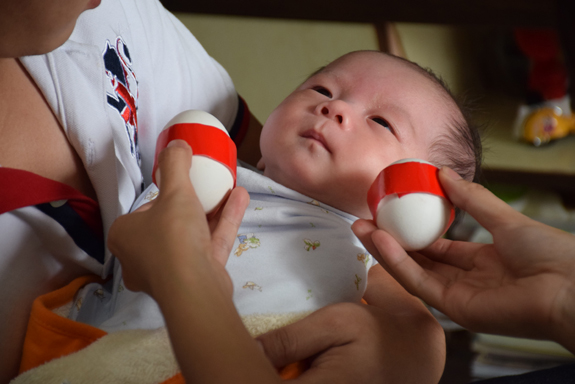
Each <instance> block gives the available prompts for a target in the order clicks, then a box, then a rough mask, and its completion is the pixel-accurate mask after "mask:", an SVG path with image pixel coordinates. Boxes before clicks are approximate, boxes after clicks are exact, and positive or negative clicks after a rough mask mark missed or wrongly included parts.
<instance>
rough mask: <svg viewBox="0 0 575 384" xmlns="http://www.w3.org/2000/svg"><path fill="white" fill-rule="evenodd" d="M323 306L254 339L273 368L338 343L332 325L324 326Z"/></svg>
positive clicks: (306, 356)
mask: <svg viewBox="0 0 575 384" xmlns="http://www.w3.org/2000/svg"><path fill="white" fill-rule="evenodd" d="M324 309H326V308H322V309H320V310H318V311H315V312H314V313H312V314H310V315H309V316H307V317H306V318H304V319H302V320H299V321H297V322H295V323H292V324H290V325H287V326H285V327H282V328H279V329H276V330H273V331H270V332H268V333H265V334H263V335H261V336H259V337H258V338H257V340H258V341H259V342H260V343H261V346H262V347H263V349H264V351H265V353H266V356H267V357H268V359H269V360H270V361H271V363H272V364H273V365H274V366H275V367H276V368H281V367H285V366H286V365H288V364H291V363H295V362H298V361H301V360H304V359H307V358H309V357H311V356H313V355H315V354H317V353H320V352H322V351H324V350H326V349H328V348H329V347H331V346H333V345H334V344H338V341H337V339H338V337H337V336H335V335H334V332H333V329H332V328H333V327H329V326H328V327H326V318H325V315H324V312H325V311H324ZM330 316H331V315H330ZM327 323H329V322H327ZM330 330H331V331H330Z"/></svg>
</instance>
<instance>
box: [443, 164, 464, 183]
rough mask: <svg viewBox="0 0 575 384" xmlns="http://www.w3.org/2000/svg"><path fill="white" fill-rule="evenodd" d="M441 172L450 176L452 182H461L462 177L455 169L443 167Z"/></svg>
mask: <svg viewBox="0 0 575 384" xmlns="http://www.w3.org/2000/svg"><path fill="white" fill-rule="evenodd" d="M441 170H442V171H443V172H444V173H445V175H446V176H448V177H449V178H450V179H451V180H461V179H462V177H461V176H460V175H459V173H457V172H455V171H454V170H453V169H451V168H449V167H443V168H441Z"/></svg>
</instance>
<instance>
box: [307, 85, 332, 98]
mask: <svg viewBox="0 0 575 384" xmlns="http://www.w3.org/2000/svg"><path fill="white" fill-rule="evenodd" d="M312 89H313V90H314V91H316V92H317V93H321V94H322V95H324V96H327V97H329V98H330V99H331V97H332V95H331V92H330V91H328V90H327V89H326V88H324V87H321V86H317V87H313V88H312Z"/></svg>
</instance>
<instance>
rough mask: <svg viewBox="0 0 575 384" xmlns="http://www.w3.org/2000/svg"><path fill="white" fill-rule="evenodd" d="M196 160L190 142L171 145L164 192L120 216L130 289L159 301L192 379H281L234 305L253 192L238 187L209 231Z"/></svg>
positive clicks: (120, 245) (116, 234)
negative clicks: (235, 258) (236, 248)
mask: <svg viewBox="0 0 575 384" xmlns="http://www.w3.org/2000/svg"><path fill="white" fill-rule="evenodd" d="M190 164H191V150H190V148H189V146H188V145H187V144H185V143H183V142H179V141H176V142H175V144H173V145H171V146H170V147H169V148H167V149H166V150H164V151H163V152H162V153H161V155H160V159H159V167H160V170H161V175H162V177H161V180H160V191H161V192H160V195H159V196H158V198H157V199H156V200H155V201H154V202H152V203H150V204H149V205H146V206H144V207H142V208H143V209H141V210H138V211H136V212H134V213H131V214H128V215H124V216H122V217H120V218H118V219H117V220H116V222H115V223H114V224H113V226H112V228H111V229H110V236H109V240H108V246H109V247H110V249H111V250H112V252H113V253H114V255H116V256H117V257H118V258H119V260H120V262H121V263H122V267H123V272H124V281H125V283H126V287H127V288H129V289H132V290H142V291H144V292H146V293H148V294H150V295H151V296H152V297H154V298H155V299H156V301H157V302H158V304H159V306H160V308H161V310H162V313H163V315H164V318H165V320H166V325H167V328H168V333H169V335H170V339H171V341H172V345H173V348H174V352H175V355H176V358H177V360H178V363H179V365H180V368H181V370H182V373H183V375H184V377H185V378H186V380H187V381H188V382H193V383H202V382H210V383H231V382H234V383H244V382H245V383H274V382H279V381H280V380H279V377H278V375H277V373H276V371H275V370H274V369H273V367H272V366H271V364H270V363H269V362H268V361H267V360H266V358H265V356H264V354H263V353H262V351H261V349H260V348H259V347H258V345H257V343H256V342H255V341H254V340H253V339H252V338H251V337H250V335H249V334H248V332H247V331H246V329H245V328H244V326H243V324H242V322H241V319H240V317H239V315H238V313H237V312H236V310H235V307H234V305H233V302H232V285H231V281H230V279H229V276H228V274H227V273H226V271H225V269H224V265H223V264H222V260H227V256H228V255H229V252H230V250H231V248H232V246H233V240H234V237H235V234H236V233H237V229H238V227H239V224H240V222H241V219H242V216H243V212H244V211H245V208H246V207H247V204H248V201H249V197H248V195H247V192H246V191H245V190H244V189H241V188H238V189H236V190H234V191H233V192H232V194H231V195H230V197H229V199H228V202H227V203H226V205H225V206H224V207H223V210H222V212H221V215H220V216H219V217H218V218H216V220H217V225H212V227H213V231H212V233H211V234H210V229H209V226H208V222H207V220H206V217H205V215H204V213H203V209H202V207H201V205H200V203H199V201H198V200H197V197H196V196H195V192H194V190H193V187H192V185H191V183H190V181H189V177H188V170H189V167H190Z"/></svg>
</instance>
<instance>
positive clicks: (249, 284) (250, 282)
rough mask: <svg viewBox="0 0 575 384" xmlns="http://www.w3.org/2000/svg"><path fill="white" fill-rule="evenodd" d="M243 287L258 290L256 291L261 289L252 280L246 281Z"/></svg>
mask: <svg viewBox="0 0 575 384" xmlns="http://www.w3.org/2000/svg"><path fill="white" fill-rule="evenodd" d="M242 288H243V289H246V288H247V289H251V290H252V291H253V290H258V291H260V292H261V291H262V287H260V286H259V285H257V284H256V283H254V282H253V281H248V282H246V283H245V284H244V286H243V287H242Z"/></svg>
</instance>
